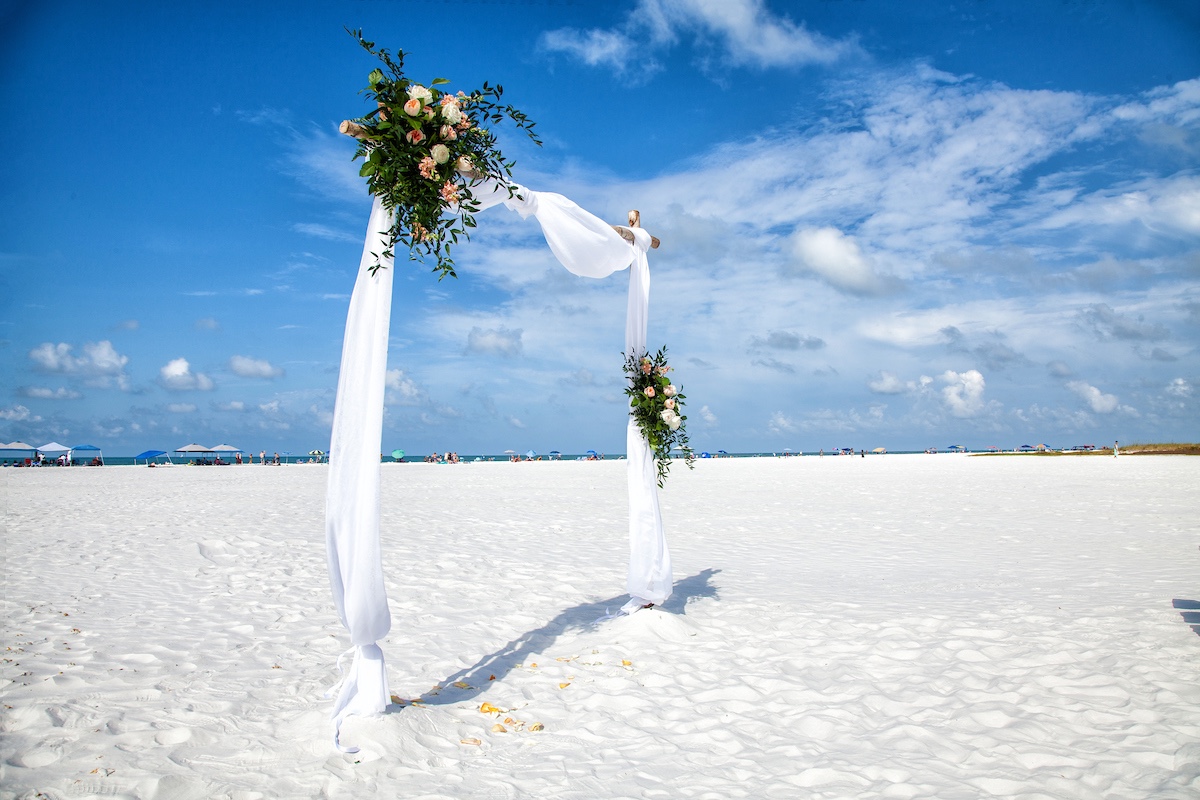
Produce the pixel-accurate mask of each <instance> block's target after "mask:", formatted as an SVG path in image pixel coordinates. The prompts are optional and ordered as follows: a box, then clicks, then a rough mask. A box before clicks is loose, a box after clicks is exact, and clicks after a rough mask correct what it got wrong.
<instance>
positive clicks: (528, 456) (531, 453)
mask: <svg viewBox="0 0 1200 800" xmlns="http://www.w3.org/2000/svg"><path fill="white" fill-rule="evenodd" d="M536 455H537V453H535V452H533V451H532V450H530V451H528V452H527V453H525V457H526V458H533V457H534V456H536Z"/></svg>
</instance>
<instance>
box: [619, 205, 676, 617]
mask: <svg viewBox="0 0 1200 800" xmlns="http://www.w3.org/2000/svg"><path fill="white" fill-rule="evenodd" d="M631 230H632V231H633V236H634V244H633V251H634V258H633V265H632V266H631V267H630V269H629V304H628V307H627V310H626V314H625V355H626V356H630V355H636V354H639V353H644V352H646V322H647V320H648V318H649V316H650V263H649V261H648V260H647V258H646V251H647V250H648V249H649V248H650V234H648V233H646V231H644V230H642V229H641V228H631ZM625 453H626V457H627V458H628V459H629V473H628V476H627V477H628V482H629V578H628V580H627V581H626V589H627V591H628V592H629V598H630V599H629V602H628V603H627V604H626V606H625V608H623V609H622V610H623V611H626V612H627V613H628V612H629V611H633V610H636V609H637V608H640V607H641V606H644V605H646V604H648V603H653V604H655V605H661V604H662V603H663V601H665V600H666V599H667V598H668V597H670V596H671V553H670V551H669V550H668V549H667V537H666V534H665V533H664V532H663V524H662V514H661V513H660V512H659V507H658V471H657V469H656V467H655V464H654V453H652V452H651V451H650V444H649V442H647V441H646V437H644V436H642V432H641V430H640V429H639V428H638V426H637V422H635V421H634V419H633V417H630V418H629V425H628V427H627V428H626V431H625Z"/></svg>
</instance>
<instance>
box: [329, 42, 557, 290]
mask: <svg viewBox="0 0 1200 800" xmlns="http://www.w3.org/2000/svg"><path fill="white" fill-rule="evenodd" d="M347 33H349V34H350V35H351V36H353V37H354V38H355V39H357V40H358V43H359V45H360V46H361V47H362V48H363V49H364V50H366V51H367V52H368V53H370V54H371V55H373V56H375V57H376V58H378V59H379V60H380V61H381V62H382V68H376V69H374V70H372V71H371V74H370V75H368V76H367V86H366V88H364V89H362V90H361V92H360V94H363V95H366V96H367V97H368V98H369V99H371V100H373V101H375V103H376V104H377V105H376V108H375V109H374V110H373V111H371V112H369V113H368V114H366V115H365V116H363V117H359V118H357V119H355V120H353V122H355V123H356V124H358V125H359V126H361V128H362V129H363V130H364V132H365V134H364V135H363V136H362V138H359V142H358V150H357V151H356V152H355V153H354V158H355V159H356V160H357V159H360V158H361V159H363V162H364V163H363V165H362V168H361V169H360V170H359V174H360V175H362V176H363V177H364V178H366V179H367V186H368V188H369V189H370V191H371V194H373V195H375V196H376V197H378V198H379V199H380V200H381V201H382V202H383V205H384V207H385V208H387V210H388V211H390V212H392V226H391V228H390V229H389V230H388V231H386V233H387V235H388V245H387V248H386V249H385V250H384V251H383V252H382V253H372V255H374V256H375V258H376V259H377V260H376V263H375V266H373V267H372V268H371V272H372V273H374V272H375V270H377V269H379V268H380V267H381V266H382V265H381V263H380V260H381V259H383V258H391V257H393V255H394V250H395V246H396V244H397V243H399V244H401V245H403V246H404V247H406V248H408V251H409V257H410V258H411V259H412V260H414V261H416V260H422V259H423V258H425V257H430V258H432V259H433V260H434V262H435V263H434V267H433V271H434V272H437V273H438V280H441V279H442V278H444V277H446V276H447V275H449V276H451V277H457V275H456V274H455V272H454V259H453V258H452V257H451V254H450V249H451V246H452V245H454V244H457V243H458V241H459V237H460V236H461V237H463V238H464V239H468V238H470V236H469V234H468V229H470V228H474V227H475V217H474V214H475V213H476V212H478V211H479V202H478V200H476V198H475V196H474V195H473V194H472V191H471V190H472V187H477V186H478V183H479V181H480V179H483V178H493V179H495V180H497V181H499V182H500V183H501V184H502V185H505V186H509V180H508V179H510V178H511V177H512V168H513V165H514V163H515V162H512V161H505V160H504V156H503V154H502V153H501V152H500V150H499V149H498V148H497V147H496V137H495V135H494V134H493V133H492V132H491V131H490V130H489V129H488V128H487V127H486V126H487V125H488V124H490V123H499V122H502V121H503V120H504V119H506V118H507V119H509V120H512V122H513V123H515V124H516V126H517V128H518V129H521V130H524V131H525V132H526V133H527V134H528V135H529V138H530V139H532V140H533V141H534V142H535V143H536V144H538V145H541V143H542V142H541V139H539V138H538V136H537V134H536V133H534V131H533V128H534V125H535V123H533V122H531V121H530V120H529V119H528V118H527V117H526V116H525V115H524V114H522V113H521V112H520V111H518V110H517V109H515V108H513V107H512V106H511V105H505V106H501V105H500V97H501V95H503V94H504V88H503V87H502V86H499V85H496V86H492V85H489V84H488V83H487V82H486V81H485V82H484V84H483V87H482V88H481V89H477V90H475V91H473V92H471V93H469V94H468V93H464V92H461V91H460V92H458V93H457V94H451V93H449V92H446V91H443V90H441V89H439V88H437V87H439V86H443V85H445V84H448V83H449V82H450V81H448V80H447V79H445V78H434V79H433V80H432V81H430V85H429V86H424V85H421V84H418V83H414V82H413V81H411V80H409V79H408V78H407V77H405V75H404V51H403V50H397V51H396V54H395V55H394V56H393V55H392V54H391V53H389V52H388V51H387V50H386V49H383V48H376V47H375V43H374V42H370V41H367V40H366V39H364V38H363V36H362V31H361V30H350V29H348V28H347ZM508 191H509V197H512V196H513V193H514V191H513V189H512V188H511V186H510V188H509V190H508Z"/></svg>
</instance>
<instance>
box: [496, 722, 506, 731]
mask: <svg viewBox="0 0 1200 800" xmlns="http://www.w3.org/2000/svg"><path fill="white" fill-rule="evenodd" d="M492 733H508V728H506V727H504V726H503V725H501V724H500V723H499V722H497V723H496V724H495V725H493V726H492Z"/></svg>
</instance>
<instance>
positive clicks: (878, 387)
mask: <svg viewBox="0 0 1200 800" xmlns="http://www.w3.org/2000/svg"><path fill="white" fill-rule="evenodd" d="M867 388H868V389H870V390H871V391H872V392H874V393H875V394H906V393H908V392H912V391H916V389H917V388H918V385H917V383H916V382H914V381H904V380H901V379H900V378H899V377H897V376H896V374H895V373H892V372H888V371H887V370H882V371H881V372H880V373H879V377H877V378H874V379H872V380H870V381H868V382H867Z"/></svg>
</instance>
